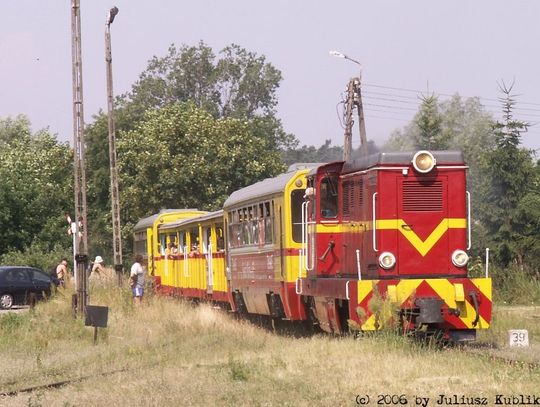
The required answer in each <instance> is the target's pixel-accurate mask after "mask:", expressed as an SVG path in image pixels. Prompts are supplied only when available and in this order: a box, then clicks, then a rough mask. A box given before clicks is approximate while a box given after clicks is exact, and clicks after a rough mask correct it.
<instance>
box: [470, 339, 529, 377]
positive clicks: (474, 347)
mask: <svg viewBox="0 0 540 407" xmlns="http://www.w3.org/2000/svg"><path fill="white" fill-rule="evenodd" d="M492 350H497V348H496V347H494V346H491V345H490V344H468V345H464V346H463V347H462V351H463V352H464V353H468V354H470V355H474V356H482V357H486V358H488V359H489V360H492V361H496V362H502V363H505V364H507V365H511V366H520V367H526V368H527V369H529V370H531V371H534V370H539V371H540V361H527V360H521V359H516V358H513V357H509V356H504V355H498V354H495V353H493V352H492Z"/></svg>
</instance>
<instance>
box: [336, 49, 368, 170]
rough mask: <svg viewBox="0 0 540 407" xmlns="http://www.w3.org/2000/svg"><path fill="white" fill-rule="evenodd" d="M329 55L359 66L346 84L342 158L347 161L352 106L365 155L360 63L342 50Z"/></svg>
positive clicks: (362, 150)
mask: <svg viewBox="0 0 540 407" xmlns="http://www.w3.org/2000/svg"><path fill="white" fill-rule="evenodd" d="M330 55H331V56H333V57H336V58H343V59H347V60H349V61H351V62H353V63H355V64H357V65H358V66H359V67H360V75H359V77H358V78H351V80H350V81H349V84H348V86H347V104H346V106H345V134H344V141H343V160H344V161H348V160H349V158H350V156H351V150H352V126H353V120H352V111H353V109H354V107H355V106H356V108H357V109H358V126H359V130H360V149H361V152H362V155H367V137H366V123H365V120H364V107H363V105H362V93H361V89H360V83H361V82H360V81H361V79H362V64H361V63H360V62H358V61H357V60H356V59H353V58H351V57H349V56H347V55H345V54H343V53H342V52H339V51H330Z"/></svg>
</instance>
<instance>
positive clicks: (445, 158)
mask: <svg viewBox="0 0 540 407" xmlns="http://www.w3.org/2000/svg"><path fill="white" fill-rule="evenodd" d="M417 152H418V151H400V152H392V153H377V154H371V155H369V156H367V157H360V158H356V159H354V160H353V161H347V162H346V163H345V164H344V165H343V171H342V173H343V174H348V173H351V172H356V171H362V170H366V169H368V168H371V167H374V166H376V165H410V164H411V162H412V159H413V157H414V155H415V154H416V153H417ZM430 152H431V153H432V154H433V156H434V157H435V160H436V161H437V165H452V164H453V165H457V164H462V165H463V164H464V162H465V161H464V159H463V153H462V152H461V151H449V150H441V151H430Z"/></svg>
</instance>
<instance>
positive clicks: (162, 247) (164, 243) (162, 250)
mask: <svg viewBox="0 0 540 407" xmlns="http://www.w3.org/2000/svg"><path fill="white" fill-rule="evenodd" d="M166 248H167V235H165V234H160V235H159V252H160V253H161V255H162V256H165V249H166Z"/></svg>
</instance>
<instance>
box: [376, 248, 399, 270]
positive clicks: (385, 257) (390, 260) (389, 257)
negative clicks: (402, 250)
mask: <svg viewBox="0 0 540 407" xmlns="http://www.w3.org/2000/svg"><path fill="white" fill-rule="evenodd" d="M395 265H396V256H394V255H393V254H392V253H390V252H384V253H381V255H380V256H379V266H381V267H382V268H383V269H385V270H389V269H391V268H392V267H394V266H395Z"/></svg>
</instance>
